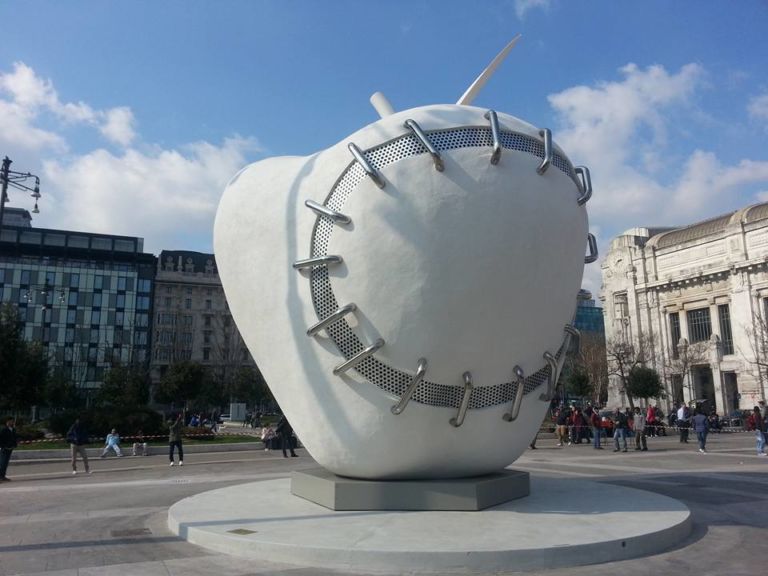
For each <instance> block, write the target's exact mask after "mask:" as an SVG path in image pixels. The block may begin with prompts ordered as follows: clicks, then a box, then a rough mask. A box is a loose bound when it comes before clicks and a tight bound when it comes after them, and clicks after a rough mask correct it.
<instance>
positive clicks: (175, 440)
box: [168, 414, 184, 466]
mask: <svg viewBox="0 0 768 576" xmlns="http://www.w3.org/2000/svg"><path fill="white" fill-rule="evenodd" d="M183 429H184V416H183V415H182V414H179V415H178V416H177V417H176V420H175V421H173V422H169V423H168V459H169V460H170V461H171V466H173V449H174V448H178V449H179V466H184V448H183V447H182V445H181V433H182V431H183Z"/></svg>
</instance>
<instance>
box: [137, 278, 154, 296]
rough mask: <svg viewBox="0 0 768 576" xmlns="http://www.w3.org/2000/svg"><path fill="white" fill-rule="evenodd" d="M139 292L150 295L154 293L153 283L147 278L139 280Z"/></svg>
mask: <svg viewBox="0 0 768 576" xmlns="http://www.w3.org/2000/svg"><path fill="white" fill-rule="evenodd" d="M138 291H139V292H144V293H149V292H151V291H152V281H151V280H147V279H146V278H139V290H138Z"/></svg>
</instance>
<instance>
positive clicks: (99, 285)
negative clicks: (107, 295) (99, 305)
mask: <svg viewBox="0 0 768 576" xmlns="http://www.w3.org/2000/svg"><path fill="white" fill-rule="evenodd" d="M93 289H94V290H103V289H104V276H94V277H93Z"/></svg>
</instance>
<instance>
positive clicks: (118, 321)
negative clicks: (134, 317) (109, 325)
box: [115, 312, 125, 326]
mask: <svg viewBox="0 0 768 576" xmlns="http://www.w3.org/2000/svg"><path fill="white" fill-rule="evenodd" d="M124 320H125V312H115V326H122V325H123V322H124Z"/></svg>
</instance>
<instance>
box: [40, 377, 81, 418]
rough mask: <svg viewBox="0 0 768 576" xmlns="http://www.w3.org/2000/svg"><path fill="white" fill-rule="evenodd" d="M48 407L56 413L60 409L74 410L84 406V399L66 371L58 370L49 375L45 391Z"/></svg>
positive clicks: (44, 398) (44, 397) (44, 396)
mask: <svg viewBox="0 0 768 576" xmlns="http://www.w3.org/2000/svg"><path fill="white" fill-rule="evenodd" d="M43 400H44V401H45V404H46V406H48V407H49V408H50V409H51V410H52V411H54V412H56V411H58V410H59V409H62V408H63V409H65V410H66V409H73V408H79V407H81V406H83V405H84V403H85V402H84V399H83V398H82V397H81V396H80V395H79V394H78V393H77V386H75V383H74V382H73V381H72V380H71V379H70V378H69V377H68V375H67V373H66V371H65V370H63V369H60V368H56V369H54V370H52V371H51V373H50V374H49V375H48V380H47V382H46V385H45V390H44V391H43Z"/></svg>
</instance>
